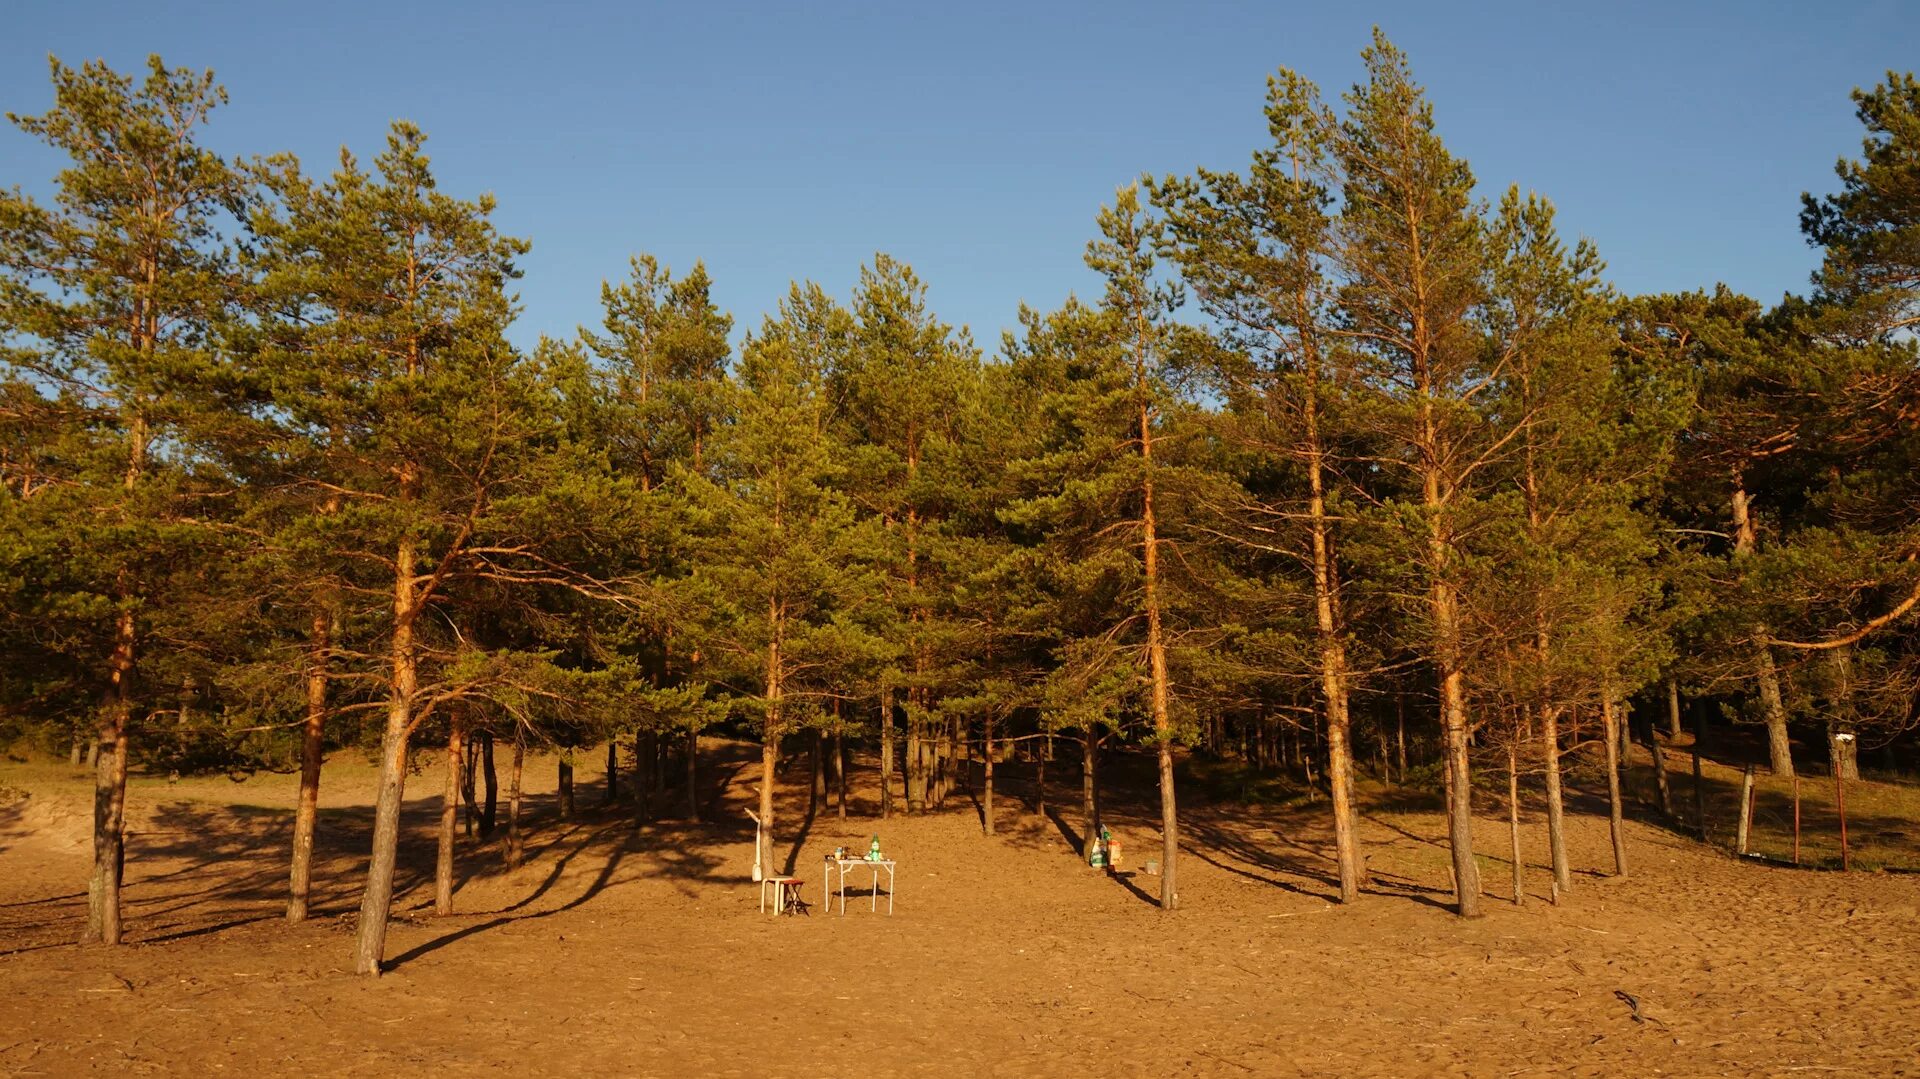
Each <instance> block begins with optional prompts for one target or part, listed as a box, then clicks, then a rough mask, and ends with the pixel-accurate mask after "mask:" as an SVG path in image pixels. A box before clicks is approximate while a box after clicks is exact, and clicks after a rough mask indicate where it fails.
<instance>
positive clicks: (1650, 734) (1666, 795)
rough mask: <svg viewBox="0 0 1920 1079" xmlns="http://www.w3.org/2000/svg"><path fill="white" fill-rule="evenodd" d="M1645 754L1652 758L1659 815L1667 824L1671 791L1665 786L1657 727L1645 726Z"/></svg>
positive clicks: (1664, 757)
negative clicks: (1658, 796) (1657, 791)
mask: <svg viewBox="0 0 1920 1079" xmlns="http://www.w3.org/2000/svg"><path fill="white" fill-rule="evenodd" d="M1647 752H1648V753H1650V754H1652V756H1653V781H1654V785H1655V786H1656V787H1657V788H1658V789H1659V791H1660V815H1661V816H1662V817H1664V818H1666V819H1667V820H1668V821H1669V822H1671V821H1672V820H1673V790H1672V788H1671V787H1669V786H1668V784H1667V755H1666V751H1665V750H1663V749H1662V748H1661V747H1660V731H1659V729H1658V728H1657V727H1655V726H1653V725H1651V724H1649V725H1648V726H1647Z"/></svg>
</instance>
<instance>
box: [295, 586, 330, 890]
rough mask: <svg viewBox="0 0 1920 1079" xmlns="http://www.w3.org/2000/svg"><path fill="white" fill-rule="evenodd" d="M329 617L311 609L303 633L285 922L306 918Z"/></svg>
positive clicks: (317, 797)
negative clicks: (301, 715) (302, 716)
mask: <svg viewBox="0 0 1920 1079" xmlns="http://www.w3.org/2000/svg"><path fill="white" fill-rule="evenodd" d="M332 628H333V616H332V613H331V612H329V611H327V610H325V609H321V610H317V611H315V612H314V616H313V623H312V625H311V626H310V627H309V630H308V636H307V717H306V722H305V723H303V724H301V728H300V795H299V801H298V802H297V803H295V806H294V811H293V866H292V869H291V872H290V873H289V875H288V887H287V921H290V922H301V921H305V920H306V918H307V899H308V896H309V894H310V893H311V892H312V890H313V830H314V825H315V822H316V821H318V819H319V816H320V763H321V757H322V753H323V751H324V750H325V748H326V743H325V726H326V722H327V661H328V659H329V657H330V656H331V654H332V651H333V643H332V639H331V637H332V634H331V630H332Z"/></svg>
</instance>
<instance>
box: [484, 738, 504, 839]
mask: <svg viewBox="0 0 1920 1079" xmlns="http://www.w3.org/2000/svg"><path fill="white" fill-rule="evenodd" d="M480 789H481V791H482V793H483V794H484V795H485V801H483V802H482V803H481V804H480V838H481V839H486V838H488V837H490V836H492V835H493V829H494V826H495V825H497V824H499V823H500V773H499V772H498V771H496V770H495V769H494V766H493V732H492V731H491V730H482V731H481V732H480Z"/></svg>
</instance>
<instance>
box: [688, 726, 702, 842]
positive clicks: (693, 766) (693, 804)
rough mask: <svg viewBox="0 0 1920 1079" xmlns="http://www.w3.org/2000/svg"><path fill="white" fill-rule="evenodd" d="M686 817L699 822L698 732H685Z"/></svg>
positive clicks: (696, 822)
mask: <svg viewBox="0 0 1920 1079" xmlns="http://www.w3.org/2000/svg"><path fill="white" fill-rule="evenodd" d="M687 819H688V820H690V821H692V822H693V823H695V824H699V823H700V732H699V731H688V732H687Z"/></svg>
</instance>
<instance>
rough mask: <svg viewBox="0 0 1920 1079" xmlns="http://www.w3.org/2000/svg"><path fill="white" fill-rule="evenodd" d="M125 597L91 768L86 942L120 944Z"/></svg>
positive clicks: (127, 669)
mask: <svg viewBox="0 0 1920 1079" xmlns="http://www.w3.org/2000/svg"><path fill="white" fill-rule="evenodd" d="M130 603H131V599H130V598H129V597H127V596H125V595H124V594H123V595H122V597H121V609H120V613H119V615H118V617H116V619H115V620H114V641H113V657H112V660H111V669H110V672H111V673H110V674H109V676H108V677H109V678H110V679H111V690H110V694H111V695H110V696H109V698H108V702H107V704H106V706H105V707H103V708H102V709H101V710H100V717H99V729H98V732H97V734H96V737H97V741H96V743H95V750H96V756H95V758H94V761H95V764H94V770H93V875H92V879H91V880H89V881H88V884H87V928H86V933H85V935H83V936H82V937H81V941H82V942H83V943H100V944H119V943H120V885H121V881H122V880H123V879H124V874H125V866H126V856H127V852H126V809H127V728H128V726H129V724H130V723H131V721H132V719H133V667H134V645H135V636H134V620H133V608H132V607H131V606H130V605H129V604H130Z"/></svg>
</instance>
